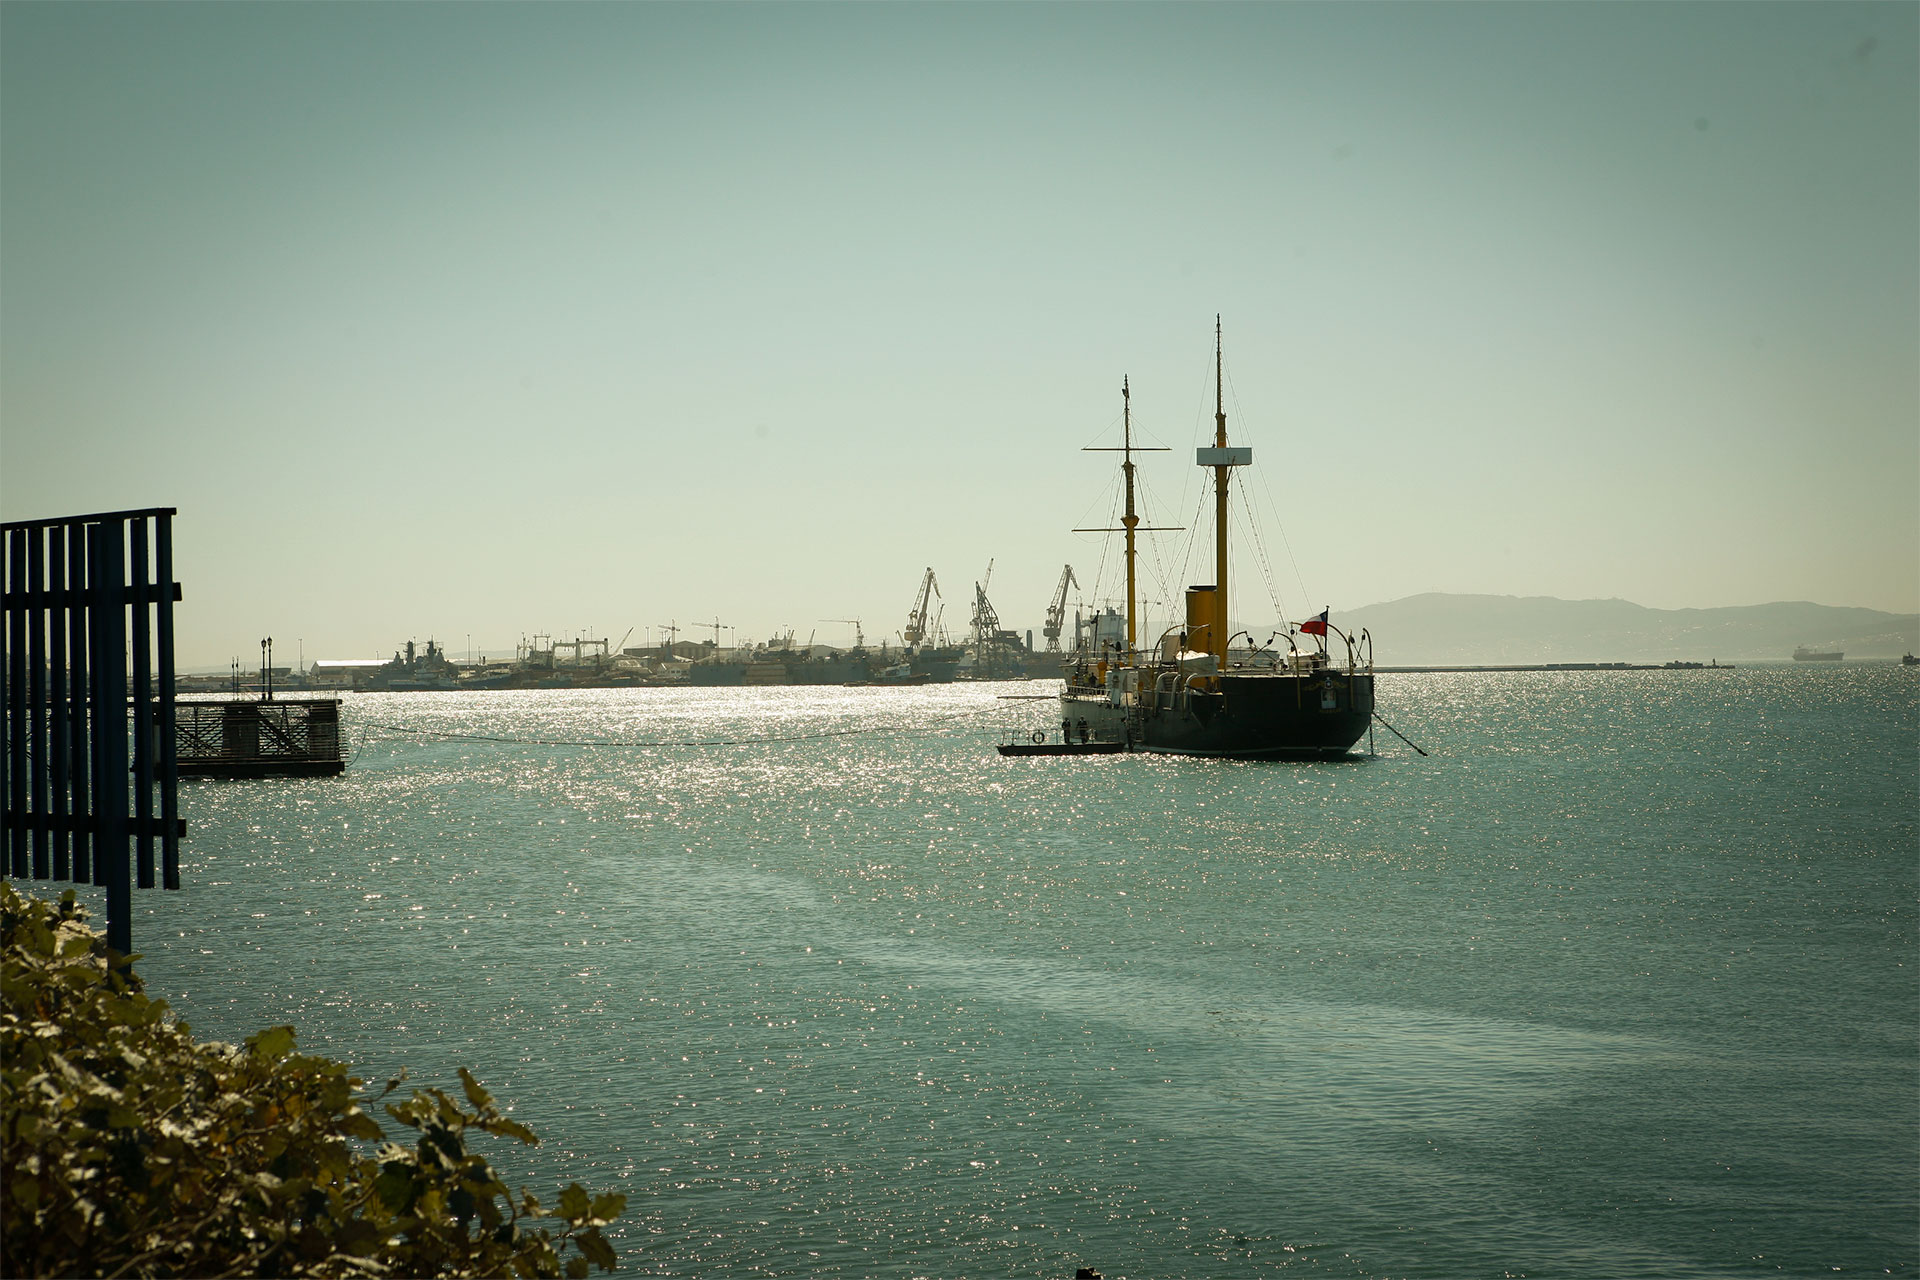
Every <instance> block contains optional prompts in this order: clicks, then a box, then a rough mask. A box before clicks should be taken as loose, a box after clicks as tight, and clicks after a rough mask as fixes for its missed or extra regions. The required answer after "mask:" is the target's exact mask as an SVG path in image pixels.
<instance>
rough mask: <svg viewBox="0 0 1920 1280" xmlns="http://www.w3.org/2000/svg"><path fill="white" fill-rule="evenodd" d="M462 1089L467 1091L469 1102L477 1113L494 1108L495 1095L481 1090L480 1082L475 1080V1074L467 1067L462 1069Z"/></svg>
mask: <svg viewBox="0 0 1920 1280" xmlns="http://www.w3.org/2000/svg"><path fill="white" fill-rule="evenodd" d="M460 1087H461V1088H462V1089H465V1090H466V1092H467V1102H468V1103H469V1104H471V1105H472V1107H473V1109H474V1110H475V1111H486V1110H488V1109H490V1108H491V1107H492V1106H493V1095H492V1094H490V1093H488V1092H487V1091H486V1090H485V1089H483V1088H481V1087H480V1082H479V1081H478V1080H476V1079H474V1077H473V1072H471V1071H469V1070H467V1069H466V1068H465V1067H461V1068H460Z"/></svg>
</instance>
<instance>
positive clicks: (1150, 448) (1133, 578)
mask: <svg viewBox="0 0 1920 1280" xmlns="http://www.w3.org/2000/svg"><path fill="white" fill-rule="evenodd" d="M1120 418H1121V422H1122V434H1121V437H1120V447H1119V448H1118V449H1115V448H1113V447H1112V446H1111V445H1090V446H1088V447H1087V448H1086V449H1085V450H1083V452H1086V453H1117V454H1119V455H1120V471H1121V474H1122V475H1124V476H1125V477H1126V481H1127V507H1126V514H1125V515H1123V516H1121V517H1120V528H1119V529H1075V530H1074V532H1075V533H1118V532H1122V531H1124V532H1125V533H1126V535H1127V657H1128V659H1129V660H1131V659H1132V657H1133V654H1134V652H1135V651H1136V649H1137V648H1138V645H1139V638H1138V635H1137V631H1136V623H1135V621H1134V619H1135V615H1136V614H1137V613H1138V612H1139V607H1140V601H1139V589H1138V587H1137V585H1136V584H1137V582H1138V577H1137V575H1136V573H1135V570H1134V564H1135V560H1134V538H1133V535H1134V534H1135V533H1155V532H1163V531H1164V530H1163V529H1162V528H1161V527H1160V526H1156V525H1145V526H1142V525H1141V523H1140V516H1139V513H1138V512H1137V511H1136V510H1135V507H1134V500H1133V455H1134V453H1135V452H1136V450H1135V448H1134V445H1133V392H1132V391H1131V390H1129V389H1128V386H1127V379H1126V378H1125V377H1122V378H1121V379H1120ZM1137 452H1140V453H1165V452H1166V449H1165V447H1164V446H1155V445H1145V446H1143V447H1141V448H1140V449H1139V450H1137ZM1169 527H1171V528H1177V527H1178V526H1169Z"/></svg>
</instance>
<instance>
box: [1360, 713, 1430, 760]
mask: <svg viewBox="0 0 1920 1280" xmlns="http://www.w3.org/2000/svg"><path fill="white" fill-rule="evenodd" d="M1373 718H1374V719H1375V720H1378V721H1379V722H1380V723H1381V724H1383V725H1386V727H1387V732H1388V733H1390V734H1392V735H1393V736H1394V737H1396V738H1398V739H1400V741H1402V742H1404V743H1406V744H1407V745H1408V746H1410V747H1413V749H1414V750H1415V751H1420V748H1419V747H1415V746H1414V745H1413V739H1412V738H1409V737H1408V736H1407V735H1406V734H1404V733H1402V732H1400V731H1399V730H1398V729H1396V728H1394V727H1393V726H1392V725H1390V724H1387V718H1386V717H1385V716H1383V715H1381V714H1380V713H1379V712H1378V711H1376V712H1374V713H1373ZM1420 754H1421V755H1423V756H1424V755H1426V754H1427V753H1426V752H1424V751H1420Z"/></svg>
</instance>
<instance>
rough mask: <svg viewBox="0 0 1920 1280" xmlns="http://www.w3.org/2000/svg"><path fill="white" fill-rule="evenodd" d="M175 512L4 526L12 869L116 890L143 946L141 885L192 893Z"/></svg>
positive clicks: (2, 682) (111, 940) (3, 774)
mask: <svg viewBox="0 0 1920 1280" xmlns="http://www.w3.org/2000/svg"><path fill="white" fill-rule="evenodd" d="M173 515H174V510H173V508H171V507H166V508H154V509H149V510H145V511H114V512H108V513H105V514H102V515H88V516H65V517H61V518H59V519H54V520H33V521H18V522H13V523H8V524H4V525H0V534H3V535H4V538H5V543H6V557H5V562H6V579H5V591H4V598H5V607H6V627H5V632H4V656H3V658H0V671H3V672H4V679H0V721H3V722H4V732H0V779H4V786H3V787H0V840H4V844H3V845H0V865H4V867H5V871H6V874H7V875H9V876H14V877H17V878H20V879H34V880H66V881H70V882H72V883H75V884H93V885H98V886H101V887H103V888H105V889H106V891H107V912H106V915H107V945H108V946H110V947H112V948H114V949H115V950H117V951H120V952H122V953H127V952H131V951H132V950H133V886H134V883H135V880H136V877H137V880H138V883H139V885H140V887H141V888H143V889H150V888H152V887H153V886H154V883H155V880H156V866H155V857H154V855H155V845H156V842H157V844H158V851H159V865H158V867H157V871H158V877H157V878H158V880H159V882H160V883H161V884H164V885H165V886H166V887H167V888H169V889H178V888H179V887H180V837H181V836H182V835H184V834H185V832H186V824H185V823H183V822H182V821H181V820H180V802H179V794H178V785H177V780H176V769H175V763H176V762H175V754H174V753H175V750H176V747H175V742H174V698H173V605H174V602H175V601H177V600H178V599H180V585H179V584H178V583H177V582H175V581H174V580H173Z"/></svg>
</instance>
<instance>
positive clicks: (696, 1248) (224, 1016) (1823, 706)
mask: <svg viewBox="0 0 1920 1280" xmlns="http://www.w3.org/2000/svg"><path fill="white" fill-rule="evenodd" d="M1053 687H1055V686H1051V685H1039V684H1034V685H1024V684H1023V685H974V686H961V685H950V686H944V687H928V688H918V689H724V690H722V689H713V690H680V691H667V690H650V689H637V690H619V691H604V692H587V693H574V692H537V693H497V694H466V695H457V694H413V695H405V694H402V695H389V696H384V697H381V696H361V697H356V698H351V699H349V701H348V703H347V708H346V716H347V721H348V724H349V725H350V726H351V729H352V732H353V735H354V737H355V739H356V741H357V742H358V743H359V744H360V747H359V753H358V755H357V757H356V758H355V760H354V762H353V765H352V767H351V768H350V769H349V771H348V772H347V773H346V775H345V776H343V777H341V778H338V779H329V780H316V781H298V782H278V781H276V782H248V783H218V782H203V783H193V784H189V785H186V786H184V787H183V800H182V805H183V808H184V810H185V813H186V816H187V819H188V822H189V823H190V830H191V839H190V842H189V843H188V845H187V846H186V865H185V878H186V884H187V888H186V890H185V891H184V892H182V893H178V894H166V895H162V894H159V893H142V894H140V895H138V896H137V904H138V908H139V911H140V915H139V917H138V918H137V920H136V924H135V943H136V946H137V947H138V949H139V950H140V951H142V952H143V953H144V954H145V956H146V960H145V961H144V965H143V969H144V972H145V973H146V975H147V977H148V979H149V982H150V983H151V984H152V986H153V988H154V989H155V991H156V993H157V994H161V995H164V996H166V997H168V998H170V999H171V1000H172V1001H173V1003H174V1005H175V1007H176V1008H177V1009H178V1010H179V1011H180V1012H181V1014H182V1016H184V1017H185V1018H187V1019H188V1020H189V1021H190V1022H191V1023H192V1025H193V1027H194V1030H195V1032H196V1034H197V1035H200V1036H202V1037H208V1038H211V1037H218V1038H224V1039H234V1038H239V1037H241V1036H244V1035H246V1034H248V1033H250V1032H251V1031H253V1030H256V1029H258V1028H260V1027H262V1026H266V1025H271V1024H274V1023H280V1022H292V1023H294V1024H295V1025H296V1026H297V1027H298V1028H299V1032H300V1037H301V1043H302V1045H303V1047H305V1048H308V1049H310V1050H313V1051H317V1052H323V1053H328V1054H331V1055H333V1056H336V1057H340V1058H344V1059H346V1060H348V1061H350V1062H352V1063H353V1064H355V1066H356V1068H357V1069H358V1070H359V1071H360V1072H361V1073H362V1074H363V1075H365V1076H366V1077H367V1078H369V1079H383V1078H385V1077H386V1076H387V1075H390V1074H392V1073H394V1072H395V1071H396V1070H397V1068H399V1067H400V1066H402V1065H403V1064H404V1065H405V1066H407V1067H408V1068H410V1069H411V1071H412V1072H413V1076H414V1079H415V1081H416V1082H421V1083H438V1084H441V1085H443V1086H445V1087H452V1086H453V1085H454V1083H455V1081H454V1069H455V1067H456V1066H459V1065H468V1066H471V1067H472V1068H473V1069H474V1070H475V1071H476V1072H477V1073H478V1074H479V1076H480V1077H481V1078H482V1080H484V1081H485V1082H486V1083H487V1084H488V1085H489V1086H490V1087H492V1088H493V1089H494V1091H495V1092H496V1094H497V1095H498V1096H499V1097H500V1098H501V1099H502V1100H503V1102H505V1103H508V1104H510V1105H512V1107H513V1108H514V1114H515V1116H516V1117H517V1118H519V1119H522V1120H524V1121H526V1122H527V1123H529V1124H530V1125H532V1127H533V1128H534V1129H535V1130H536V1131H537V1132H539V1133H540V1134H541V1135H542V1136H543V1137H544V1139H545V1142H544V1143H543V1145H542V1146H540V1147H539V1148H537V1149H520V1148H511V1149H503V1150H499V1151H497V1152H494V1153H493V1154H496V1155H497V1157H498V1159H499V1161H500V1162H501V1164H502V1165H503V1167H504V1168H506V1169H507V1170H508V1171H509V1179H510V1181H512V1182H513V1183H515V1184H516V1185H519V1184H526V1185H529V1186H530V1187H532V1188H533V1189H534V1190H535V1191H536V1192H539V1193H541V1194H543V1195H545V1194H550V1193H551V1191H552V1190H553V1188H554V1187H555V1186H556V1185H558V1184H559V1183H560V1182H562V1181H564V1180H569V1179H578V1180H580V1181H581V1182H583V1183H585V1184H586V1185H587V1186H588V1187H590V1188H592V1189H595V1190H616V1189H617V1190H624V1191H625V1192H627V1193H628V1195H629V1196H630V1209H629V1213H628V1215H627V1218H626V1219H625V1220H624V1221H623V1222H622V1223H621V1224H620V1225H619V1227H618V1229H617V1234H618V1236H619V1241H620V1247H621V1250H622V1266H623V1269H624V1270H626V1271H628V1272H629V1273H642V1274H663V1275H678V1276H694V1275H719V1274H768V1275H792V1276H804V1275H841V1276H855V1275H861V1276H864V1275H883V1276H888V1275H890V1276H903V1277H904V1276H938V1277H958V1276H1050V1277H1063V1276H1071V1275H1072V1274H1073V1271H1074V1268H1075V1267H1077V1266H1093V1267H1096V1268H1097V1269H1099V1270H1101V1271H1102V1272H1104V1273H1105V1274H1106V1275H1108V1276H1109V1277H1116V1276H1130V1277H1135V1278H1141V1277H1175V1276H1251V1275H1265V1274H1274V1273H1280V1272H1290V1273H1298V1274H1304V1275H1333V1276H1430V1277H1470V1276H1504V1275H1509V1274H1512V1275H1534V1276H1594V1277H1600V1276H1607V1277H1615V1276H1659V1277H1678V1276H1728V1275H1762V1274H1774V1273H1779V1272H1784V1273H1787V1274H1794V1275H1811V1274H1813V1273H1816V1272H1819V1273H1823V1274H1832V1273H1833V1272H1834V1271H1839V1272H1841V1273H1843V1274H1846V1273H1858V1272H1864V1271H1872V1272H1875V1273H1879V1272H1883V1271H1891V1272H1893V1273H1896V1274H1909V1273H1912V1272H1913V1271H1914V1270H1915V1269H1916V1259H1917V1255H1920V1247H1917V1246H1916V1223H1917V1221H1920V1209H1917V1208H1916V1205H1917V1204H1920V1194H1917V1190H1916V1188H1917V1186H1920V1118H1917V1115H1916V1111H1917V1108H1920V1068H1917V1066H1916V1035H1917V1033H1920V982H1917V981H1916V961H1917V959H1920V948H1916V942H1917V941H1920V939H1916V929H1915V905H1916V889H1917V888H1920V884H1917V880H1920V873H1917V870H1916V868H1917V865H1920V858H1917V856H1916V850H1917V848H1920V840H1917V839H1916V813H1917V811H1920V789H1917V788H1920V782H1917V778H1920V717H1917V714H1916V690H1920V672H1915V671H1913V670H1902V669H1900V668H1898V667H1886V666H1879V667H1868V666H1852V665H1848V666H1844V667H1840V668H1829V669H1820V670H1810V669H1804V668H1790V667H1778V668H1755V669H1742V670H1739V671H1711V670H1709V671H1683V672H1665V671H1661V672H1591V673H1579V674H1520V673H1511V674H1459V675H1438V674H1436V675H1402V676H1383V677H1381V706H1382V709H1383V711H1384V712H1385V714H1386V715H1387V717H1388V718H1389V719H1391V720H1392V721H1394V723H1395V724H1396V725H1397V727H1399V728H1400V729H1401V730H1402V731H1403V732H1405V733H1406V734H1407V736H1408V737H1410V738H1411V739H1412V740H1413V741H1415V742H1417V743H1419V744H1420V745H1422V746H1423V747H1425V748H1426V749H1427V750H1429V751H1430V752H1432V755H1431V757H1429V758H1421V757H1419V756H1416V755H1415V754H1413V752H1411V751H1409V750H1408V749H1407V748H1405V747H1404V746H1402V745H1401V744H1400V743H1399V742H1398V741H1397V740H1395V739H1393V738H1392V737H1390V736H1388V735H1385V734H1384V733H1383V734H1382V735H1381V738H1380V742H1379V745H1380V749H1381V754H1380V755H1379V756H1378V757H1377V758H1373V759H1360V760H1355V761H1351V762H1341V763H1329V764H1311V765H1297V764H1236V763H1222V762H1207V761H1193V760H1176V759H1158V758H1152V757H1142V756H1134V757H1090V758H1084V759H1030V760H1002V759H1000V758H999V757H998V756H997V755H996V754H995V753H994V752H993V750H992V747H993V744H994V743H995V742H996V741H997V740H999V738H1000V736H1001V734H1002V732H1003V731H1004V730H1005V729H1007V728H1008V727H1011V726H1021V727H1024V728H1032V727H1036V726H1039V725H1043V724H1045V723H1047V722H1048V721H1049V720H1050V718H1051V716H1052V713H1053V708H1052V706H1051V704H1049V703H1047V702H1031V701H1026V702H1023V701H1011V700H1003V699H1002V698H1000V697H999V695H1003V694H1026V693H1034V692H1042V691H1045V690H1048V689H1051V688H1053ZM378 726H398V728H393V727H378ZM903 730H905V732H903ZM449 734H467V735H487V736H493V737H498V738H506V739H518V740H521V741H509V742H487V741H476V740H472V739H458V738H450V737H446V736H444V735H449ZM584 739H601V740H617V741H620V742H622V743H667V742H671V743H691V742H714V741H734V740H740V739H750V740H758V741H752V742H748V743H745V744H742V745H702V746H660V745H653V746H641V745H625V746H618V747H607V746H566V745H535V744H534V743H532V742H530V741H527V740H542V741H545V742H549V743H550V742H561V741H580V740H584ZM768 739H784V740H774V741H767V740H768Z"/></svg>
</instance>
